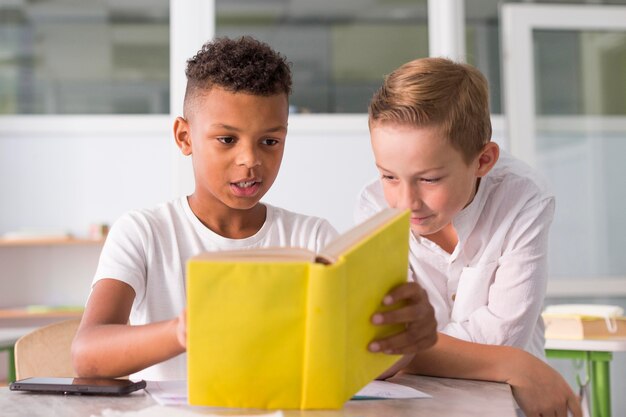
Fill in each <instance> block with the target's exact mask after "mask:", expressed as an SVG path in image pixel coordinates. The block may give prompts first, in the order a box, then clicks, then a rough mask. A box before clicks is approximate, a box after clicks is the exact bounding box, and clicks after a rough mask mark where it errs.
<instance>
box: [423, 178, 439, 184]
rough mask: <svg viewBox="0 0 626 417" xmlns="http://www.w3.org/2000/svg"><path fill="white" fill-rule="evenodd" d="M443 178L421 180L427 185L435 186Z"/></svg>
mask: <svg viewBox="0 0 626 417" xmlns="http://www.w3.org/2000/svg"><path fill="white" fill-rule="evenodd" d="M440 179H441V178H421V179H420V180H421V181H422V182H425V183H427V184H434V183H436V182H438V181H439V180H440Z"/></svg>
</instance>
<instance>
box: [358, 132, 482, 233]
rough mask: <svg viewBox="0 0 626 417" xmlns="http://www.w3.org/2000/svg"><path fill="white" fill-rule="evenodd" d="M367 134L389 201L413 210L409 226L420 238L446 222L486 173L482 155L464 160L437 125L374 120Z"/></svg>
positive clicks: (464, 204)
mask: <svg viewBox="0 0 626 417" xmlns="http://www.w3.org/2000/svg"><path fill="white" fill-rule="evenodd" d="M370 135H371V142H372V149H373V151H374V158H375V159H376V166H377V167H378V170H379V172H380V175H381V181H382V185H383V189H384V192H385V199H386V200H387V203H388V204H389V206H391V207H397V208H400V209H409V210H411V230H412V231H413V233H415V234H418V235H421V236H428V235H433V234H435V233H437V232H440V231H442V230H443V229H444V228H445V227H446V226H448V225H449V224H450V223H451V222H452V219H453V218H454V216H455V215H456V214H457V213H459V212H460V211H461V210H462V209H463V208H464V207H465V206H467V205H468V204H469V203H470V202H471V201H472V199H473V197H474V194H475V192H476V180H477V178H478V177H479V176H482V175H484V174H485V173H486V172H483V170H482V169H481V163H480V160H479V159H480V155H479V156H477V157H476V158H475V159H474V160H473V161H471V162H470V163H469V164H467V163H466V162H465V160H464V159H463V156H462V154H461V152H459V151H458V150H456V149H455V148H453V147H452V145H450V144H449V143H448V141H447V140H446V139H445V138H444V137H442V135H441V133H440V132H439V129H437V128H435V127H415V126H409V125H400V124H394V123H374V124H372V126H371V128H370ZM489 168H490V167H489ZM487 171H488V170H487Z"/></svg>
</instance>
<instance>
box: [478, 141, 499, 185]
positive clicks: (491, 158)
mask: <svg viewBox="0 0 626 417" xmlns="http://www.w3.org/2000/svg"><path fill="white" fill-rule="evenodd" d="M499 157H500V147H499V146H498V144H497V143H495V142H487V144H486V145H485V146H484V147H483V150H482V151H480V154H478V169H477V171H476V176H477V177H484V176H485V175H487V173H488V172H489V171H491V168H493V166H494V165H495V164H496V162H498V158H499Z"/></svg>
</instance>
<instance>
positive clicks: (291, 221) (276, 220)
mask: <svg viewBox="0 0 626 417" xmlns="http://www.w3.org/2000/svg"><path fill="white" fill-rule="evenodd" d="M263 204H264V205H265V207H267V222H269V223H272V224H278V225H288V226H290V227H303V226H310V227H326V226H328V227H332V226H330V223H329V222H328V220H326V219H324V218H322V217H317V216H312V215H309V214H302V213H297V212H295V211H291V210H287V209H285V208H282V207H277V206H274V205H272V204H268V203H263Z"/></svg>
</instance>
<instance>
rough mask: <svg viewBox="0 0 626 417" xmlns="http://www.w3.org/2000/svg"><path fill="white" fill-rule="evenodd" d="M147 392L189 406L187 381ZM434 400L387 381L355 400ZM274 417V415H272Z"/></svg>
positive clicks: (151, 386) (156, 385)
mask: <svg viewBox="0 0 626 417" xmlns="http://www.w3.org/2000/svg"><path fill="white" fill-rule="evenodd" d="M146 391H148V393H149V394H150V396H151V397H152V398H153V399H154V401H156V402H157V403H158V404H160V405H164V406H165V405H187V381H148V383H147V386H146ZM394 398H395V399H404V398H432V397H431V396H430V395H428V394H426V393H423V392H422V391H418V390H416V389H414V388H411V387H407V386H405V385H399V384H394V383H391V382H387V381H372V382H370V383H369V384H367V385H366V386H365V387H364V388H363V389H362V390H361V391H359V392H357V393H356V395H355V396H354V397H353V398H352V399H353V400H373V399H394ZM272 416H273V415H272Z"/></svg>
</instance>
